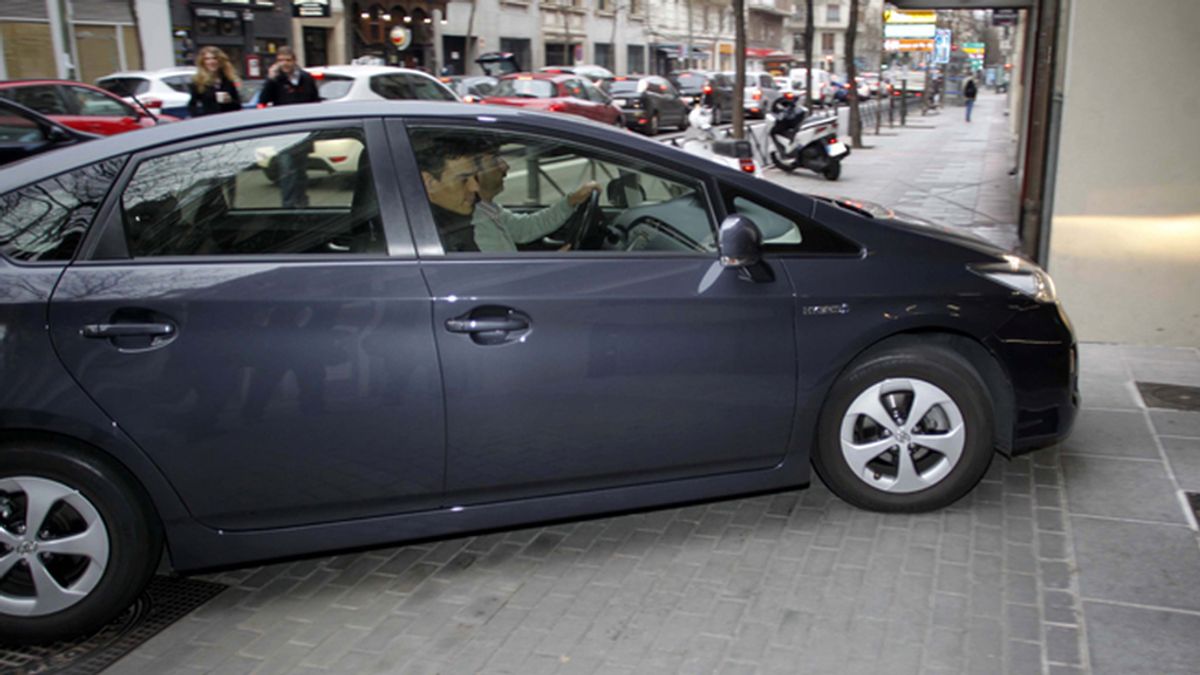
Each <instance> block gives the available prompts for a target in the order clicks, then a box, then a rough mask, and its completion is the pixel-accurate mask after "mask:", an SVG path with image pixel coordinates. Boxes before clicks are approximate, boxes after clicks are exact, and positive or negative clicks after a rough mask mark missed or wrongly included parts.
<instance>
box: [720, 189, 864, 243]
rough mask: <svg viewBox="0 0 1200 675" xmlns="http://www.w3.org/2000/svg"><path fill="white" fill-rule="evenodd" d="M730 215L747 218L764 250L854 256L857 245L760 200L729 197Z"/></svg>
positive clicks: (733, 194)
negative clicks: (754, 226) (756, 228)
mask: <svg viewBox="0 0 1200 675" xmlns="http://www.w3.org/2000/svg"><path fill="white" fill-rule="evenodd" d="M725 204H726V207H727V208H728V210H729V212H730V213H737V214H740V215H743V216H746V217H747V218H749V219H750V220H752V221H754V224H755V225H757V226H758V230H759V231H760V232H762V237H763V249H764V250H765V251H771V252H780V253H783V252H796V253H811V254H838V255H853V254H856V253H858V251H859V248H858V245H856V244H854V243H853V242H851V241H848V240H846V239H844V238H842V237H840V236H838V235H837V234H835V233H833V232H831V231H830V230H828V229H827V228H824V227H822V226H820V225H818V224H817V223H815V222H813V221H811V220H809V219H808V218H805V217H803V216H801V215H799V214H797V213H793V212H790V211H789V210H787V209H784V208H780V207H778V206H775V205H773V204H769V203H767V202H765V201H763V200H761V199H757V198H754V197H748V196H745V195H741V194H736V193H732V192H731V193H729V194H727V195H726V200H725Z"/></svg>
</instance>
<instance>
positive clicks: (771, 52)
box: [746, 47, 793, 59]
mask: <svg viewBox="0 0 1200 675" xmlns="http://www.w3.org/2000/svg"><path fill="white" fill-rule="evenodd" d="M746 56H753V57H754V58H756V59H763V58H784V59H789V58H792V56H793V55H792V54H789V53H787V52H784V51H780V50H778V49H771V48H770V47H746Z"/></svg>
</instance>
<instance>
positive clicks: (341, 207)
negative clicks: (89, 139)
mask: <svg viewBox="0 0 1200 675" xmlns="http://www.w3.org/2000/svg"><path fill="white" fill-rule="evenodd" d="M121 217H122V221H123V223H124V227H125V238H126V243H127V245H128V248H129V253H130V255H132V256H133V257H135V258H143V257H146V258H149V257H157V256H196V255H247V254H249V255H253V254H322V253H324V254H329V253H338V254H364V253H383V252H385V251H386V250H387V248H386V245H385V242H384V238H383V232H382V228H381V223H380V220H379V207H378V203H377V200H376V196H375V189H374V184H373V182H372V177H371V172H370V164H369V163H368V161H367V149H366V146H365V143H364V136H363V133H362V130H361V129H358V128H345V129H322V130H319V131H312V132H295V133H287V134H276V135H271V136H263V137H259V138H252V139H246V140H238V141H232V142H228V143H219V144H214V145H209V146H205V147H201V148H195V149H190V150H185V151H182V152H176V153H171V154H168V155H163V156H160V157H155V158H152V159H148V160H146V161H144V162H142V163H141V164H140V165H139V166H138V167H137V170H136V172H135V173H134V175H133V178H132V179H131V180H130V183H129V185H128V186H127V187H126V188H125V191H124V193H123V194H122V195H121Z"/></svg>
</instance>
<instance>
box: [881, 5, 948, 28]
mask: <svg viewBox="0 0 1200 675" xmlns="http://www.w3.org/2000/svg"><path fill="white" fill-rule="evenodd" d="M883 22H884V23H892V24H896V23H937V12H936V11H934V10H932V9H892V8H891V7H889V8H887V9H884V10H883Z"/></svg>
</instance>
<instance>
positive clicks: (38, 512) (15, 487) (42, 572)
mask: <svg viewBox="0 0 1200 675" xmlns="http://www.w3.org/2000/svg"><path fill="white" fill-rule="evenodd" d="M0 496H2V497H4V498H5V504H6V506H4V508H3V509H0V516H4V518H3V519H0V613H3V614H9V615H15V616H45V615H47V614H53V613H55V612H60V611H62V610H64V609H66V608H68V607H71V606H72V605H74V604H76V603H78V602H79V601H81V600H83V599H84V598H86V597H87V596H88V594H89V593H91V592H92V590H94V589H95V588H96V585H97V584H98V583H100V579H101V578H102V577H103V576H104V570H105V569H106V568H107V567H108V552H109V540H108V529H107V528H106V527H105V526H104V519H103V518H101V517H100V512H99V511H97V510H96V507H95V506H93V505H92V503H91V502H90V501H88V500H87V498H85V497H84V496H83V495H82V494H80V493H79V491H78V490H75V489H73V488H71V487H68V486H66V485H63V484H62V483H59V482H58V481H53V480H49V479H46V478H35V477H32V476H16V477H10V478H0ZM22 502H23V503H24V515H23V516H15V517H14V516H13V513H12V510H13V508H14V505H15V504H18V503H22ZM3 511H9V512H10V513H9V514H7V515H6V514H5V513H3ZM14 589H16V590H14Z"/></svg>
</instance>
